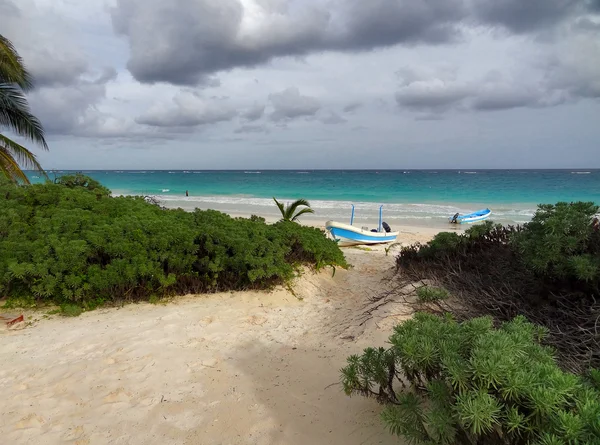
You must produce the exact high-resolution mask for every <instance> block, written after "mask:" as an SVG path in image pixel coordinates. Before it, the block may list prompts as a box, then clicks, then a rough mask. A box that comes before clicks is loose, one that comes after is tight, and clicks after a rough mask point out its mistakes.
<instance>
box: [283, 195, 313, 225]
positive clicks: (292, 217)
mask: <svg viewBox="0 0 600 445" xmlns="http://www.w3.org/2000/svg"><path fill="white" fill-rule="evenodd" d="M273 201H275V204H276V205H277V208H278V209H279V211H280V212H281V221H292V222H294V221H298V218H300V217H301V216H302V215H306V214H309V213H315V211H314V210H313V209H312V208H311V207H310V203H309V202H308V201H307V200H306V199H297V200H295V201H294V202H292V203H291V204H286V205H284V204H283V203H282V202H279V201H277V199H275V197H273ZM301 207H302V208H301Z"/></svg>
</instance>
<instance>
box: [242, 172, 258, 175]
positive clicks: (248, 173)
mask: <svg viewBox="0 0 600 445" xmlns="http://www.w3.org/2000/svg"><path fill="white" fill-rule="evenodd" d="M244 173H245V174H247V175H260V174H261V173H262V172H244Z"/></svg>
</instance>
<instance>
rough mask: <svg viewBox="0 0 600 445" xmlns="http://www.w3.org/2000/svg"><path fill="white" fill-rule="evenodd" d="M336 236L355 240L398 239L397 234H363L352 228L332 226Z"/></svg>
mask: <svg viewBox="0 0 600 445" xmlns="http://www.w3.org/2000/svg"><path fill="white" fill-rule="evenodd" d="M329 230H330V231H331V234H332V235H333V237H334V238H346V239H348V240H355V241H379V242H382V241H394V240H395V239H396V235H394V236H369V235H363V234H362V233H356V232H352V231H350V230H345V229H338V228H337V227H332V228H331V229H329Z"/></svg>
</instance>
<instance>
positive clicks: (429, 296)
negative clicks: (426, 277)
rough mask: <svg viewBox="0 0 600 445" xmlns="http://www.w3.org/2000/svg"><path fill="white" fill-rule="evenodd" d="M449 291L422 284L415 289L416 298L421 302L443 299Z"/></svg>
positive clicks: (447, 295)
mask: <svg viewBox="0 0 600 445" xmlns="http://www.w3.org/2000/svg"><path fill="white" fill-rule="evenodd" d="M448 297H449V293H448V291H447V290H446V289H444V288H443V287H433V286H423V287H420V288H418V289H417V298H418V299H419V301H421V302H423V303H428V302H431V301H439V300H445V299H446V298H448Z"/></svg>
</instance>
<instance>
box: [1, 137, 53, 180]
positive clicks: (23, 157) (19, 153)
mask: <svg viewBox="0 0 600 445" xmlns="http://www.w3.org/2000/svg"><path fill="white" fill-rule="evenodd" d="M0 147H1V148H5V149H7V150H9V151H10V152H11V155H12V156H13V157H14V158H15V159H16V161H17V162H18V163H19V164H20V165H21V166H22V167H25V168H26V169H28V170H37V171H38V172H40V173H41V174H42V175H44V176H45V177H46V178H48V175H47V174H46V172H45V171H44V169H43V168H42V166H41V165H40V163H39V162H38V161H37V159H36V156H35V155H34V154H33V153H32V152H30V151H29V150H27V149H26V148H25V147H23V146H22V145H20V144H17V143H16V142H15V141H13V140H11V139H9V138H7V137H6V136H4V135H3V134H0Z"/></svg>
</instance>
